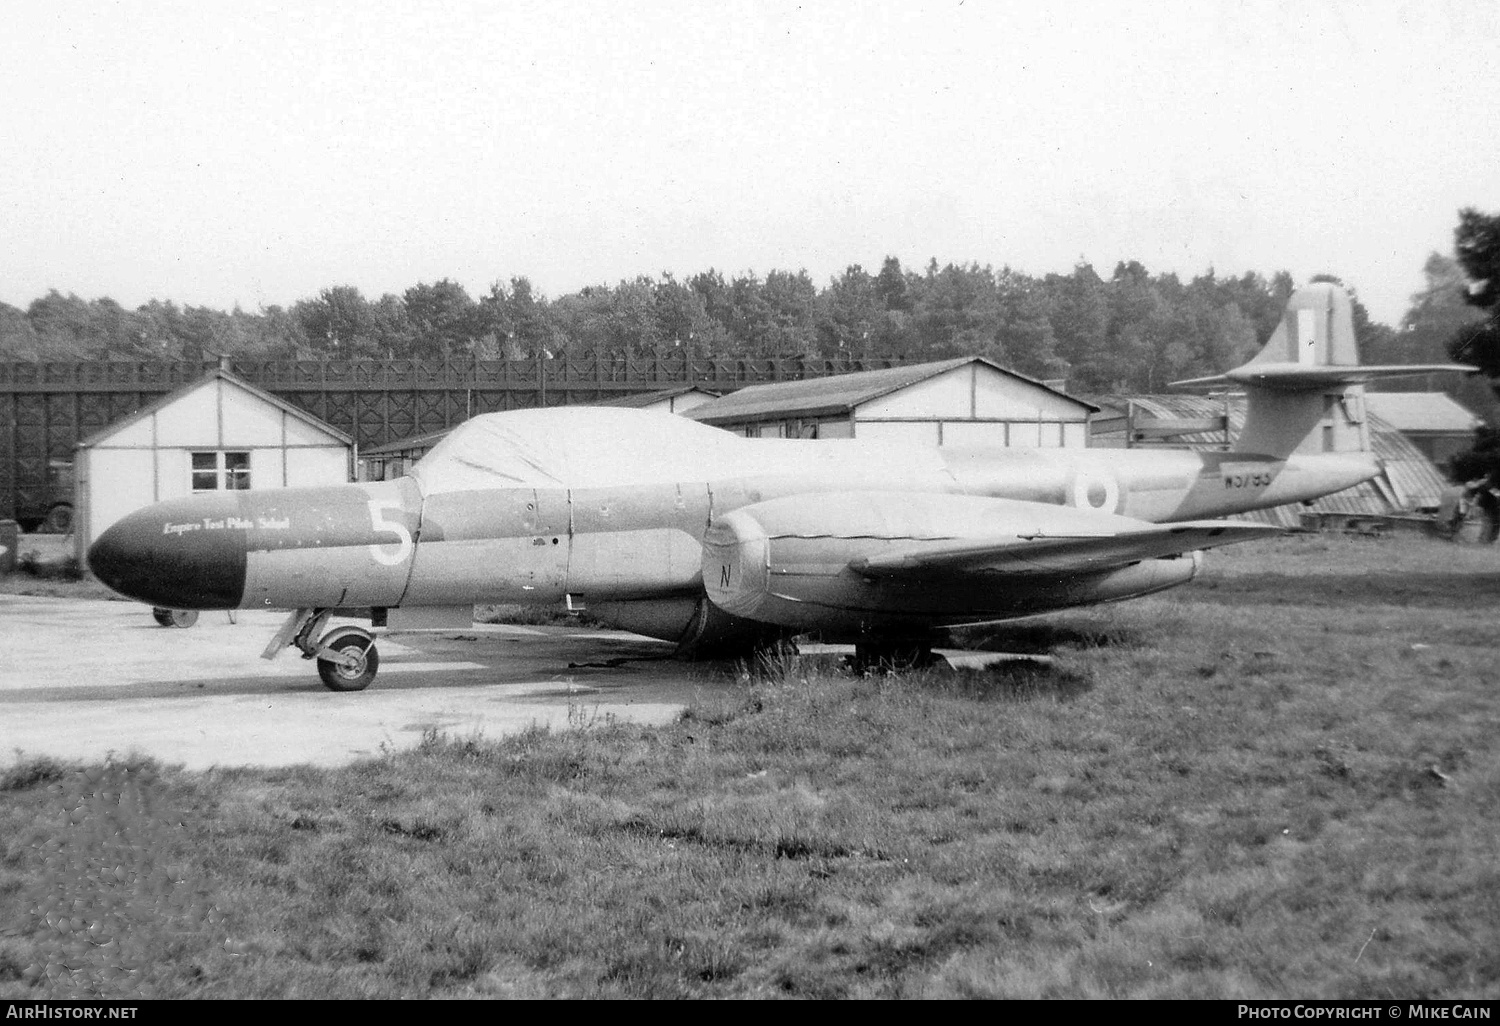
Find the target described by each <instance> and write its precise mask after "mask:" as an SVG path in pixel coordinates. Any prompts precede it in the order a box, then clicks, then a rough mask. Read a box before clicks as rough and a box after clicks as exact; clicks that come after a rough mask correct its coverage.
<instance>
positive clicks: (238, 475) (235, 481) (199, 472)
mask: <svg viewBox="0 0 1500 1026" xmlns="http://www.w3.org/2000/svg"><path fill="white" fill-rule="evenodd" d="M249 487H250V454H249V453H248V452H195V453H193V491H195V492H215V491H220V490H224V491H243V490H245V489H247V488H249Z"/></svg>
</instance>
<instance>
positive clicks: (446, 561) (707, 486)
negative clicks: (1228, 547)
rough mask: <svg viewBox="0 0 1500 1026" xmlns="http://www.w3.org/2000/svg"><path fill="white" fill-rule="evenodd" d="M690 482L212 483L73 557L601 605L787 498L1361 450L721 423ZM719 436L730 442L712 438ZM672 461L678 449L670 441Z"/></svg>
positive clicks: (1278, 483) (1267, 496)
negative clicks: (886, 442) (944, 439)
mask: <svg viewBox="0 0 1500 1026" xmlns="http://www.w3.org/2000/svg"><path fill="white" fill-rule="evenodd" d="M722 438H723V442H722V443H721V442H716V443H715V444H713V445H712V446H710V447H709V448H708V450H707V451H704V452H703V453H701V454H700V456H701V458H700V459H697V460H695V461H692V462H693V465H694V466H695V469H696V476H695V477H693V478H691V479H688V480H645V481H639V482H638V483H625V482H620V483H609V484H606V485H603V486H594V487H567V486H562V485H553V486H548V485H547V484H537V485H527V484H504V485H499V486H486V485H485V483H483V482H479V483H477V486H474V487H464V488H459V489H446V490H432V491H429V492H426V493H424V490H423V488H422V487H421V486H420V485H419V483H418V481H417V480H414V479H413V478H410V477H405V478H401V479H399V480H396V481H391V482H381V483H364V484H349V485H339V486H330V487H322V488H293V489H278V490H267V491H254V492H218V493H210V494H202V495H195V496H191V497H188V498H183V499H178V500H173V501H169V502H165V503H160V504H157V505H156V506H152V507H149V508H147V509H144V510H140V511H138V512H136V513H133V514H130V515H129V516H127V517H126V518H125V519H123V520H122V521H120V522H119V523H117V524H115V525H114V526H112V527H111V528H110V529H109V530H108V531H107V532H106V533H105V534H104V536H103V537H101V539H100V540H99V541H98V542H97V543H96V545H95V547H94V550H93V552H92V554H91V557H90V562H91V565H92V566H93V568H94V570H95V573H96V574H97V575H98V576H99V577H100V579H101V580H103V581H104V583H106V584H108V585H110V586H111V587H114V588H116V589H117V590H120V591H122V592H125V593H127V594H130V595H132V596H133V597H135V598H138V599H140V600H141V601H144V602H149V603H151V604H152V605H156V606H161V607H166V608H173V609H234V608H272V609H294V608H302V607H349V608H352V607H397V606H439V605H463V604H473V603H483V602H527V603H549V602H557V601H561V600H562V599H563V598H564V597H565V596H568V595H572V596H575V597H586V599H587V601H588V602H590V603H591V604H593V603H598V602H609V601H621V600H642V599H650V598H653V597H663V596H683V595H688V594H691V593H701V590H702V576H703V567H702V543H703V536H704V533H705V531H706V530H707V528H708V526H709V524H710V522H711V521H712V520H713V519H714V518H715V517H719V516H723V515H724V514H727V513H729V512H731V511H733V510H736V509H739V508H742V507H745V506H750V505H754V504H757V503H762V502H767V501H770V500H773V499H781V498H786V497H789V496H796V495H815V494H819V493H833V492H871V491H879V492H884V493H900V492H921V493H931V494H949V495H968V496H981V497H988V498H1003V499H1015V500H1021V501H1025V502H1032V503H1040V504H1045V505H1050V506H1060V507H1072V508H1074V509H1077V510H1083V511H1092V512H1097V513H1101V514H1114V515H1118V516H1123V517H1129V518H1132V519H1135V520H1140V521H1146V522H1151V523H1168V522H1174V521H1183V520H1193V519H1198V518H1203V517H1216V516H1220V515H1223V514H1225V513H1234V512H1241V511H1245V510H1251V509H1257V508H1263V507H1268V506H1275V505H1280V504H1283V503H1288V502H1295V501H1299V500H1301V499H1307V498H1312V497H1315V496H1318V495H1323V494H1327V493H1329V492H1333V491H1337V490H1340V489H1342V488H1346V487H1349V486H1351V485H1353V484H1356V483H1358V482H1360V481H1363V480H1366V479H1368V478H1370V477H1371V476H1373V475H1374V474H1375V473H1376V467H1375V465H1374V463H1373V462H1372V461H1371V460H1370V459H1369V458H1368V457H1367V456H1364V455H1361V454H1343V455H1337V456H1293V457H1290V458H1289V459H1286V460H1277V459H1271V458H1268V457H1259V456H1254V455H1246V454H1236V453H1199V452H1188V451H1141V450H1061V449H1031V450H1016V449H1000V450H995V449H990V450H962V449H939V448H910V449H907V448H897V447H891V446H874V445H869V444H865V443H861V442H856V441H824V442H818V441H787V440H778V439H765V440H761V439H739V438H734V437H733V436H728V435H723V436H722ZM723 443H733V444H723ZM678 455H679V456H680V455H681V454H678Z"/></svg>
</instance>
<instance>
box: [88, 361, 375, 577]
mask: <svg viewBox="0 0 1500 1026" xmlns="http://www.w3.org/2000/svg"><path fill="white" fill-rule="evenodd" d="M353 445H354V442H353V439H351V438H350V437H349V436H348V435H346V434H343V433H342V432H340V431H338V430H335V429H334V428H332V427H329V426H328V425H327V424H325V423H323V422H322V421H321V420H319V419H318V418H316V417H314V416H313V415H312V414H310V413H308V412H307V411H305V410H301V409H298V408H297V407H295V406H293V405H292V404H291V403H287V402H284V401H282V400H280V399H277V398H276V397H275V396H273V395H270V394H268V393H266V392H263V391H261V390H260V389H258V388H256V387H255V386H254V385H251V384H249V383H248V382H246V381H243V380H241V379H240V378H238V377H236V376H235V375H234V374H233V373H231V372H230V371H228V370H225V369H223V368H219V369H217V370H213V371H210V372H209V373H208V374H206V375H204V376H203V377H202V378H200V379H199V380H197V381H195V382H192V383H190V384H188V385H184V386H183V387H182V388H179V389H178V390H177V391H175V392H172V393H170V394H168V395H165V396H163V397H162V398H160V399H158V400H157V401H156V402H153V403H151V404H150V405H148V406H145V407H142V408H141V409H140V410H137V411H136V412H135V413H132V414H131V415H129V416H128V417H125V418H124V419H123V420H119V421H116V422H115V423H113V424H111V425H109V426H108V427H106V428H104V429H103V430H101V431H98V432H96V433H95V434H93V435H90V436H89V437H88V438H85V439H84V440H83V441H81V442H79V443H78V448H77V451H76V454H75V458H74V464H73V466H74V494H75V500H74V501H75V504H76V509H77V516H76V518H75V538H76V545H77V551H78V558H79V559H80V560H82V559H83V557H84V553H85V552H87V551H88V547H89V545H90V544H91V543H92V542H93V541H94V539H95V538H97V537H98V536H99V535H100V534H101V533H102V532H103V531H104V529H105V528H107V527H109V525H110V524H113V523H114V522H115V521H116V520H119V519H120V518H121V517H123V516H125V515H126V514H127V513H131V512H133V511H135V510H137V509H141V508H142V507H144V506H148V505H150V504H151V503H153V502H159V501H161V500H163V499H175V498H179V497H181V496H185V495H192V494H194V493H197V492H209V491H215V490H220V489H232V490H238V489H245V488H251V487H254V488H275V487H296V486H301V485H327V484H343V483H344V482H346V481H348V480H349V472H350V469H351V458H352V453H353Z"/></svg>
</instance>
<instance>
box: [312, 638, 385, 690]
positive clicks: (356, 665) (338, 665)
mask: <svg viewBox="0 0 1500 1026" xmlns="http://www.w3.org/2000/svg"><path fill="white" fill-rule="evenodd" d="M318 648H319V651H318V676H319V677H322V678H323V686H324V687H326V688H328V690H329V691H363V690H364V689H365V688H367V687H369V686H370V682H371V681H373V680H374V679H375V674H376V672H377V671H378V670H379V669H380V653H379V652H377V651H376V650H375V639H374V638H373V637H371V636H370V635H369V634H367V633H366V632H365V631H362V630H360V629H359V628H358V627H346V628H343V629H341V630H337V631H334V632H332V633H331V634H330V635H329V637H327V638H325V639H324V640H323V642H322V643H321V644H320V645H319V646H318Z"/></svg>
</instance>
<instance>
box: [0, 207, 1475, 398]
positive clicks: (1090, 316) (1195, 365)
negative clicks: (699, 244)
mask: <svg viewBox="0 0 1500 1026" xmlns="http://www.w3.org/2000/svg"><path fill="white" fill-rule="evenodd" d="M1470 213H1473V212H1467V211H1466V212H1465V213H1464V215H1463V216H1465V217H1467V216H1468V215H1469V214H1470ZM1475 216H1479V217H1482V215H1475ZM1466 270H1467V268H1466V266H1464V265H1461V264H1460V263H1459V262H1458V261H1456V260H1454V259H1452V258H1449V257H1445V256H1442V255H1440V254H1437V253H1433V254H1432V255H1431V256H1430V257H1429V258H1428V260H1427V263H1426V265H1425V267H1424V273H1425V275H1426V279H1427V282H1426V287H1425V288H1424V289H1423V291H1421V292H1419V293H1418V294H1417V295H1415V296H1413V297H1412V306H1411V308H1410V310H1409V311H1408V313H1407V314H1406V316H1405V317H1404V318H1403V319H1402V322H1401V324H1400V325H1398V326H1396V327H1391V326H1388V325H1385V324H1381V323H1378V322H1375V321H1372V320H1371V319H1370V318H1369V316H1368V313H1367V312H1366V310H1365V308H1364V306H1363V305H1362V304H1361V303H1359V302H1358V299H1357V297H1356V301H1355V329H1356V333H1357V335H1358V336H1359V342H1360V345H1361V349H1362V352H1363V354H1364V358H1365V359H1366V360H1367V361H1368V362H1381V363H1386V362H1389V363H1397V362H1441V361H1443V360H1445V359H1447V355H1446V352H1445V347H1446V345H1447V344H1448V342H1449V341H1450V339H1452V338H1454V337H1455V333H1457V332H1460V331H1462V330H1464V329H1465V328H1466V327H1469V328H1472V326H1473V325H1474V324H1475V323H1476V321H1477V320H1479V319H1480V318H1482V316H1483V315H1482V312H1481V311H1480V310H1478V309H1476V307H1475V306H1473V305H1471V304H1470V302H1468V299H1469V292H1468V290H1467V287H1466V276H1465V272H1466ZM1313 280H1334V281H1337V280H1338V279H1336V278H1332V277H1331V276H1318V277H1315V278H1314V279H1313ZM1294 287H1295V283H1294V281H1293V279H1292V276H1291V275H1290V274H1288V273H1287V272H1285V271H1281V272H1277V273H1275V274H1272V275H1271V276H1270V277H1269V278H1267V277H1263V276H1262V275H1260V274H1257V273H1253V272H1251V273H1245V274H1242V275H1240V276H1238V277H1233V276H1230V277H1221V276H1219V275H1217V274H1215V273H1214V272H1213V271H1212V270H1210V271H1208V272H1207V273H1205V274H1202V275H1199V276H1197V277H1194V278H1191V279H1189V280H1187V281H1183V280H1182V279H1181V278H1179V277H1178V276H1177V275H1176V274H1172V273H1165V274H1151V273H1150V272H1148V271H1147V269H1146V268H1145V267H1144V266H1142V265H1141V264H1140V263H1139V262H1137V261H1134V260H1132V261H1121V262H1120V263H1118V264H1116V266H1115V268H1114V270H1113V272H1112V273H1111V274H1110V275H1109V277H1107V278H1106V277H1102V276H1101V275H1100V274H1098V273H1097V272H1096V271H1095V269H1094V268H1093V267H1092V266H1091V265H1090V264H1088V263H1087V262H1080V263H1079V264H1078V265H1076V266H1075V267H1074V268H1073V269H1072V271H1071V272H1069V273H1067V274H1058V273H1053V274H1046V275H1042V276H1033V275H1028V274H1023V273H1021V272H1018V271H1015V270H1012V269H1011V268H1009V267H1002V268H1001V269H1000V270H998V271H997V270H994V269H993V268H992V267H990V266H988V265H984V266H981V265H979V264H976V263H967V264H953V263H950V264H947V265H945V266H939V265H938V263H937V261H936V260H933V261H931V262H929V263H928V265H927V266H926V268H924V269H923V270H921V271H914V270H910V269H907V268H903V267H902V265H901V262H900V261H899V260H898V259H897V258H895V257H887V258H886V259H885V261H884V263H883V264H882V266H881V268H880V270H879V271H878V272H876V273H873V274H872V273H870V272H869V271H866V270H865V269H864V268H863V267H861V266H859V265H857V264H856V265H852V266H850V267H848V268H847V269H846V270H845V271H844V272H843V273H842V274H840V275H838V276H837V277H835V278H833V279H832V280H830V281H829V282H828V283H827V284H826V285H824V286H823V287H821V288H820V287H818V286H817V285H816V284H815V283H814V282H813V280H812V279H811V277H810V276H809V275H808V274H807V272H806V271H771V272H769V273H768V274H766V275H765V276H764V277H760V276H758V275H756V274H754V273H745V274H740V275H737V276H733V277H726V276H725V275H724V274H723V273H722V272H719V271H716V270H712V269H711V270H708V271H704V272H702V273H699V274H695V275H693V276H691V277H689V278H686V279H684V280H679V279H678V278H676V277H675V276H673V275H671V274H665V273H664V274H662V275H660V276H659V277H655V278H652V277H647V276H640V277H637V278H634V279H633V280H628V281H621V282H620V283H619V284H617V285H614V286H609V285H598V286H590V287H588V288H584V289H582V290H580V291H578V292H573V293H569V294H567V295H563V296H560V297H558V298H556V299H549V298H548V297H546V296H545V295H542V294H541V293H539V292H538V291H537V290H536V289H534V288H533V286H532V284H531V282H530V281H529V280H528V279H527V278H525V277H515V278H511V279H510V280H509V281H508V282H500V281H497V282H495V283H494V284H493V285H491V287H490V289H489V291H488V292H486V293H485V294H483V295H481V296H479V297H477V298H475V297H473V296H471V295H470V294H469V293H468V291H467V290H466V289H464V287H463V286H462V285H459V284H457V283H455V282H453V281H449V280H447V279H444V280H442V281H438V282H435V283H419V284H416V285H413V286H412V287H411V288H408V289H407V290H405V292H403V293H401V294H400V295H396V294H394V293H387V294H385V295H383V296H381V297H379V298H378V299H374V300H371V299H368V298H367V297H365V296H364V295H363V294H362V293H361V292H360V290H359V289H357V288H355V287H353V286H350V285H338V286H333V287H330V288H326V289H323V290H322V291H321V292H319V293H318V294H317V295H316V296H314V297H312V298H309V299H303V300H300V301H298V302H296V303H294V304H292V305H291V306H290V307H285V308H283V307H280V306H269V307H264V308H262V309H260V310H258V311H255V312H253V313H252V312H247V311H244V310H241V309H239V308H238V307H236V308H235V309H234V310H232V311H228V312H225V311H222V310H216V309H213V308H210V307H194V306H178V305H176V304H175V303H173V302H171V301H162V300H152V301H151V302H149V303H147V304H145V305H143V306H140V307H137V308H136V309H134V310H127V309H125V308H124V307H122V306H121V305H120V304H119V303H116V302H115V301H113V300H111V299H107V298H104V299H94V300H83V299H80V298H79V297H78V296H75V295H71V294H68V295H64V294H62V293H59V292H57V291H55V290H54V291H51V292H49V293H48V294H47V295H46V296H43V297H41V298H39V299H36V300H34V301H33V302H32V303H31V304H30V305H29V306H28V307H27V308H26V309H24V310H22V309H20V308H18V307H13V306H9V305H7V304H4V303H0V359H9V360H17V359H19V360H106V359H116V360H143V359H194V358H201V357H203V356H205V355H206V354H212V353H218V354H227V355H229V356H232V357H239V358H242V359H246V360H251V359H285V358H299V359H325V358H327V359H359V358H393V359H424V360H429V359H442V358H462V359H467V358H479V359H496V358H511V359H550V358H560V357H568V356H591V355H593V354H596V353H597V354H599V355H600V356H606V357H619V356H643V355H653V354H657V353H661V352H663V351H670V350H678V349H681V348H683V347H686V348H687V350H688V351H689V352H690V353H691V354H692V355H694V356H702V357H747V356H749V357H786V356H810V357H823V356H836V355H854V356H865V357H888V356H895V357H901V358H905V359H907V360H911V361H918V360H937V359H943V358H946V357H951V356H960V355H963V356H969V355H977V356H986V357H989V358H991V359H993V360H995V361H996V362H998V363H1000V364H1002V365H1004V366H1006V367H1010V368H1012V369H1014V370H1016V371H1019V372H1021V373H1023V374H1027V375H1030V376H1032V377H1036V378H1041V379H1048V380H1052V379H1066V380H1067V382H1068V386H1069V387H1070V388H1071V389H1073V390H1075V391H1080V392H1159V391H1161V390H1163V388H1164V386H1165V385H1166V384H1167V383H1168V382H1170V381H1174V380H1177V379H1179V378H1188V377H1197V376H1204V375H1209V374H1215V373H1218V372H1220V371H1223V370H1225V369H1227V368H1229V367H1233V366H1236V365H1237V364H1239V363H1241V362H1243V361H1244V360H1245V359H1248V358H1249V357H1250V356H1251V355H1252V354H1253V353H1254V352H1255V351H1256V349H1257V348H1258V347H1259V346H1260V345H1261V344H1262V343H1263V342H1264V340H1265V339H1266V338H1267V337H1268V336H1269V334H1270V332H1271V331H1272V330H1273V329H1274V327H1275V325H1276V323H1277V320H1278V318H1279V317H1280V315H1281V311H1282V308H1283V307H1284V305H1285V303H1286V300H1287V297H1288V296H1289V295H1290V294H1291V292H1292V291H1293V289H1294ZM1497 357H1500V354H1497ZM1497 366H1500V358H1497Z"/></svg>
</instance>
